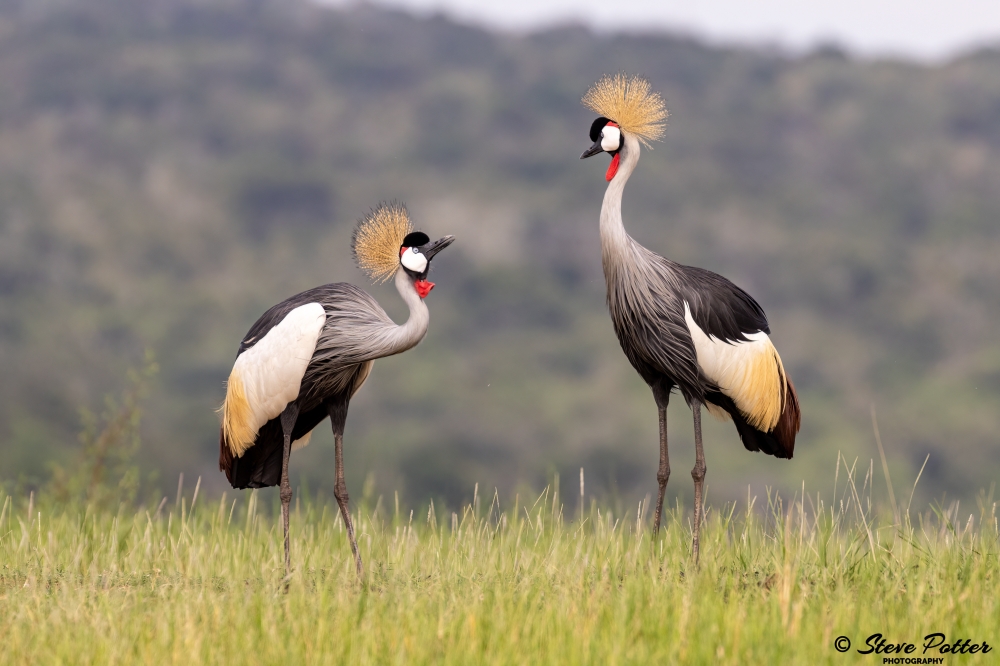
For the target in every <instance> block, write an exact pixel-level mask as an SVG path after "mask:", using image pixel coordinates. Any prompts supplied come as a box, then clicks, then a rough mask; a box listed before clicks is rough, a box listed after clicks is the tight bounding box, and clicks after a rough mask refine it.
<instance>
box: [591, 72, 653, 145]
mask: <svg viewBox="0 0 1000 666" xmlns="http://www.w3.org/2000/svg"><path fill="white" fill-rule="evenodd" d="M582 101H583V104H584V106H586V107H587V108H588V109H590V110H591V111H593V112H594V113H596V114H598V115H600V116H604V117H605V118H608V119H609V120H613V121H614V122H615V123H617V124H618V127H620V128H621V130H622V131H623V132H626V133H628V134H632V135H634V136H636V137H638V139H639V140H640V141H642V143H643V144H645V145H646V146H647V147H648V146H649V142H650V141H655V140H657V139H659V138H660V137H662V136H663V132H664V131H665V127H664V126H665V125H666V120H667V115H668V114H667V107H666V104H664V102H663V98H662V97H660V93H655V92H651V90H650V85H649V81H647V80H646V79H644V78H642V77H641V76H629V75H628V74H625V73H624V72H619V73H618V74H614V75H605V76H602V77H601V80H600V81H598V82H597V83H595V84H594V85H593V86H591V88H590V90H588V91H587V94H586V95H584V96H583V100H582Z"/></svg>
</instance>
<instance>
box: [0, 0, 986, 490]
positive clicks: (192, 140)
mask: <svg viewBox="0 0 1000 666" xmlns="http://www.w3.org/2000/svg"><path fill="white" fill-rule="evenodd" d="M617 70H626V71H629V72H637V73H641V74H643V75H645V76H647V77H648V78H649V79H650V81H651V82H652V84H653V87H654V89H656V90H659V91H661V92H662V93H663V95H664V97H665V99H666V101H667V105H668V107H669V108H670V111H671V116H670V121H669V124H668V131H667V136H666V139H665V140H664V141H663V142H662V143H660V144H657V145H656V147H655V150H653V151H645V152H644V154H643V158H642V162H641V164H640V166H639V169H638V171H637V173H636V175H635V176H634V177H633V178H632V180H631V181H630V183H629V185H628V188H627V190H626V194H625V210H624V216H625V223H626V227H627V228H628V229H629V231H630V232H631V233H632V234H633V235H634V236H635V237H636V238H637V239H638V240H639V241H640V242H642V243H644V244H645V245H647V246H648V247H650V248H651V249H654V250H656V251H658V252H660V253H662V254H664V255H666V256H669V257H671V258H673V259H675V260H678V261H680V262H682V263H687V264H695V265H700V266H704V267H706V268H710V269H712V270H715V271H718V272H720V273H723V274H725V275H726V276H728V277H729V278H730V279H732V280H734V281H735V282H737V283H738V284H740V285H741V286H743V287H744V288H746V289H747V290H748V291H750V292H751V293H753V294H754V295H755V297H756V298H757V299H758V301H759V302H760V303H761V304H762V305H763V307H764V308H765V310H766V311H767V313H768V316H769V318H770V321H771V327H772V332H773V339H774V340H775V342H776V344H777V346H778V348H779V350H780V351H781V353H782V356H783V359H784V361H785V366H786V368H787V369H788V370H789V371H790V373H791V374H792V376H793V378H794V379H795V381H796V384H797V386H798V389H799V393H800V396H801V399H802V405H803V412H804V420H803V429H802V432H801V434H800V437H799V440H798V447H797V450H796V455H795V458H794V459H793V460H792V461H791V462H785V461H778V460H775V459H772V458H766V457H764V456H762V455H760V454H751V453H748V452H746V451H744V450H743V448H742V446H741V445H740V443H739V440H738V438H737V436H736V433H735V430H734V429H733V428H732V426H731V425H729V424H715V423H713V424H711V425H710V426H709V429H708V432H707V440H706V455H707V461H708V468H709V472H708V484H709V501H721V500H723V499H729V498H735V497H745V496H746V487H747V484H752V487H753V490H754V492H756V493H760V492H762V491H763V490H764V488H765V486H771V487H777V488H781V489H783V490H794V489H798V488H799V487H800V484H801V482H802V480H805V481H806V485H807V489H808V488H809V487H810V484H811V483H812V482H813V481H814V480H815V481H816V482H817V483H819V482H822V483H828V479H829V478H830V472H831V471H832V470H833V468H834V465H835V461H836V459H837V452H838V451H842V452H843V453H844V455H845V456H847V458H848V459H849V460H850V459H853V458H854V457H855V456H860V457H861V458H862V463H861V465H862V466H863V467H867V466H868V460H869V459H870V458H872V457H877V453H876V449H875V446H874V436H873V433H872V427H871V418H870V411H869V410H870V406H871V405H873V404H874V406H875V408H876V410H877V413H878V417H879V425H880V428H881V434H882V439H883V441H884V443H885V446H886V449H887V453H888V457H889V462H890V470H891V471H892V474H893V478H894V480H895V481H896V483H897V493H900V494H902V495H904V496H905V495H906V494H907V492H908V488H909V485H910V484H912V481H913V478H914V476H915V475H916V472H917V470H918V469H919V467H920V465H921V463H922V462H923V460H924V457H925V456H926V455H927V454H928V453H929V454H930V462H929V463H928V465H927V469H926V471H925V472H924V476H923V479H922V480H921V485H920V488H919V491H918V495H919V494H920V493H921V492H922V493H924V494H925V495H926V496H929V497H940V496H941V495H942V494H947V495H948V496H958V497H963V498H965V497H969V496H970V495H971V494H973V493H974V492H975V491H977V490H978V489H979V488H983V487H987V486H989V485H990V484H991V483H992V482H993V480H994V479H995V478H996V476H997V474H998V472H1000V456H998V452H1000V409H998V406H1000V344H998V337H1000V336H998V331H1000V260H998V257H1000V51H988V50H987V51H980V52H976V53H972V54H969V55H967V56H965V57H962V58H958V59H956V60H953V61H951V62H948V63H946V64H942V65H939V66H918V65H915V64H912V63H907V62H897V61H887V60H880V61H872V60H857V59H853V58H851V57H850V56H848V55H845V54H843V53H841V52H839V51H837V50H836V49H824V50H820V51H817V52H815V53H812V54H809V55H805V56H801V57H799V56H797V57H792V56H789V55H785V54H781V53H776V52H770V51H766V50H752V49H746V48H739V49H737V48H729V49H727V48H719V47H709V46H706V45H704V44H701V43H699V42H697V41H694V40H691V39H686V38H678V37H674V36H669V35H654V34H649V35H614V36H599V35H595V34H592V33H591V32H589V31H587V30H585V29H583V28H579V27H567V28H564V29H557V30H549V31H545V32H539V33H536V34H531V35H527V36H513V35H505V34H494V33H490V32H485V31H483V30H480V29H476V28H471V27H466V26H463V25H457V24H455V23H452V22H450V21H448V20H446V19H444V18H440V17H429V18H414V17H411V16H408V15H405V14H402V13H397V12H391V11H386V10H380V9H374V8H370V7H365V6H358V7H355V8H352V9H348V10H334V9H324V8H319V7H316V6H313V5H311V4H307V3H305V2H299V1H297V0H296V1H292V0H280V1H278V0H275V1H273V2H270V1H268V0H143V1H142V2H135V1H134V0H53V1H51V2H31V1H27V0H25V1H20V0H3V1H2V2H0V367H2V368H3V374H2V376H0V451H2V459H0V480H7V481H8V482H12V481H13V480H15V479H21V481H22V482H27V483H33V482H37V481H39V480H42V479H44V478H46V476H47V474H48V468H49V464H50V462H51V461H59V462H60V463H61V464H63V465H65V464H68V463H70V462H71V461H72V460H73V459H74V456H75V453H74V451H75V449H76V448H77V447H78V443H77V436H76V433H77V431H78V430H79V427H80V425H79V423H80V422H79V417H78V409H79V408H81V407H88V408H91V409H97V408H99V407H100V405H101V404H102V400H103V396H104V395H105V394H106V393H108V392H114V391H116V390H118V388H119V387H120V386H121V385H122V383H123V381H124V380H123V378H124V375H125V372H126V370H127V369H128V368H129V367H134V366H137V365H139V364H140V363H141V362H142V357H143V353H144V350H146V349H151V350H153V351H155V353H156V355H157V358H158V360H159V363H160V367H161V373H160V375H159V377H158V380H157V383H156V384H155V385H154V386H153V387H152V391H151V393H150V396H149V398H148V400H147V401H146V410H145V413H144V421H143V429H144V436H143V443H142V448H141V454H140V455H141V463H142V465H143V467H144V469H146V470H153V469H155V470H159V472H160V478H161V479H162V480H163V484H164V486H165V487H166V486H171V485H172V484H173V480H172V479H175V478H176V474H177V473H178V472H180V471H184V472H185V473H186V475H187V477H188V478H189V479H191V478H193V477H194V476H195V475H199V474H200V475H203V476H204V477H205V483H206V484H208V485H209V487H210V488H215V489H221V488H222V487H223V484H224V483H225V481H224V478H223V477H222V475H221V474H220V473H219V472H218V471H217V470H216V463H215V461H216V457H217V454H218V444H217V441H218V440H217V437H218V434H217V433H218V430H217V429H218V420H217V416H216V414H215V413H214V411H213V410H214V409H215V408H216V407H217V406H218V405H219V404H220V403H221V400H222V397H223V382H224V380H225V379H226V377H227V375H228V371H229V368H230V367H231V364H232V361H233V359H234V357H235V353H236V349H237V346H238V343H239V340H240V339H241V337H242V336H243V334H244V333H245V331H246V330H247V329H248V328H249V326H250V325H251V324H252V323H253V322H254V320H255V319H256V318H257V317H258V316H259V315H260V314H261V313H262V312H263V311H264V310H265V309H266V308H267V307H268V306H270V305H271V304H273V303H275V302H277V301H279V300H281V299H282V298H284V297H286V296H289V295H291V294H293V293H296V292H298V291H301V290H303V289H306V288H309V287H312V286H315V285H317V284H322V283H325V282H332V281H338V280H349V281H354V282H358V283H362V282H363V276H362V275H361V273H360V272H359V271H358V270H357V269H356V268H355V267H354V266H353V265H352V263H351V260H350V252H349V247H348V244H349V238H350V233H351V229H352V226H353V223H354V220H356V219H357V218H358V217H359V216H360V215H361V214H363V213H364V212H365V211H366V210H367V209H368V208H369V207H371V206H373V205H374V204H375V203H376V202H378V201H379V200H380V199H386V198H397V199H401V200H404V201H405V202H407V204H408V205H409V208H410V211H411V213H412V215H413V217H414V218H415V220H416V221H417V224H418V225H420V226H421V227H422V228H424V229H425V230H426V231H428V233H430V235H431V236H432V237H436V236H437V235H443V234H445V233H452V234H455V235H456V236H457V237H458V242H457V243H456V244H455V245H454V246H453V247H452V248H450V249H449V250H447V251H446V252H444V253H442V254H441V255H440V257H439V258H438V260H437V261H436V262H435V266H434V268H435V271H434V276H433V279H434V280H435V281H436V282H437V283H438V288H437V289H436V290H435V291H434V293H433V294H432V295H431V296H430V297H429V299H428V303H429V305H430V308H431V312H432V316H431V318H432V321H431V329H430V332H429V334H428V336H427V338H426V340H425V341H424V342H423V343H422V344H421V345H420V346H419V347H418V348H417V349H414V350H412V351H411V352H408V353H406V354H404V355H401V356H399V357H395V358H392V359H387V360H383V361H380V362H378V363H376V369H375V372H374V375H373V377H372V380H371V381H370V382H368V384H367V385H366V386H365V388H364V390H363V391H362V392H361V393H360V394H359V395H358V396H357V397H356V399H355V400H354V402H353V403H352V405H351V415H350V418H349V421H348V431H347V435H346V439H345V442H346V446H345V448H346V458H347V459H346V465H347V478H348V484H349V486H350V487H351V489H352V492H356V491H358V490H360V488H361V485H362V483H363V482H364V481H365V479H366V478H367V477H368V476H369V474H373V475H374V476H373V478H374V481H375V485H376V488H377V489H379V490H380V491H383V492H389V493H391V492H392V491H393V490H399V491H400V492H401V493H402V494H403V495H404V496H406V497H408V498H409V499H410V500H411V501H421V500H423V499H425V498H427V497H431V496H433V497H438V498H444V499H446V500H448V501H449V502H456V501H457V500H458V499H459V498H462V497H468V496H470V495H471V493H472V486H473V484H474V483H475V482H478V483H479V484H480V486H481V488H489V489H491V488H492V487H493V486H497V487H499V488H500V491H501V493H503V492H511V491H514V490H516V489H517V488H519V487H522V486H538V485H539V484H541V483H543V482H544V480H545V478H546V477H547V476H548V475H551V474H553V473H555V472H561V473H562V476H563V479H564V483H565V482H566V481H565V479H567V478H571V479H575V477H576V475H577V473H578V472H577V470H578V468H579V467H580V466H583V467H585V468H586V472H587V485H588V493H591V492H598V493H600V492H605V493H612V494H617V495H619V496H620V497H624V498H632V497H641V496H642V495H644V494H645V493H647V492H651V491H652V490H653V489H654V488H655V478H654V475H655V466H656V463H657V453H656V451H657V443H656V442H657V439H656V427H657V421H656V410H655V407H654V405H653V401H652V398H651V396H650V394H649V392H648V390H647V388H646V387H645V385H644V384H643V383H642V382H641V380H640V379H639V378H638V376H637V375H636V374H635V373H634V372H633V370H632V369H631V367H630V366H629V365H628V363H627V361H626V359H625V357H624V355H623V354H622V353H621V351H620V349H619V347H618V344H617V341H616V339H615V337H614V334H613V332H612V329H611V324H610V321H609V319H608V317H607V313H606V309H605V305H604V286H603V278H602V275H601V269H600V256H599V241H598V232H597V220H598V212H599V209H600V204H601V199H602V196H603V192H604V186H605V183H604V179H603V174H604V169H605V167H606V163H605V161H602V160H603V158H597V159H594V160H590V161H587V162H580V161H579V159H578V158H579V155H580V153H581V152H582V151H583V150H584V149H585V148H586V147H587V146H588V145H589V143H590V142H589V139H588V136H587V131H588V129H589V126H590V123H591V121H592V119H593V118H592V116H591V114H590V113H589V112H587V111H586V110H585V109H584V108H583V107H581V106H580V104H579V99H580V97H581V95H582V94H583V93H584V92H585V91H586V90H587V87H588V86H589V85H590V84H591V83H592V82H593V81H594V80H596V79H597V78H598V77H599V76H600V75H602V74H604V73H609V72H614V71H617ZM372 293H373V294H375V295H376V297H377V298H378V299H379V301H380V302H381V303H383V304H384V306H385V307H386V308H387V310H388V311H389V312H390V314H392V315H393V316H395V317H397V319H398V320H401V319H402V318H403V317H405V309H404V308H403V306H402V304H401V302H400V300H399V298H398V296H397V295H396V294H395V292H394V291H393V290H392V288H391V286H390V287H377V288H373V289H372ZM670 419H671V420H670V434H671V452H672V463H673V464H672V467H673V470H674V478H673V481H672V482H671V486H670V488H669V489H668V490H669V493H668V497H671V498H672V497H674V496H675V494H680V495H682V496H683V497H690V494H691V491H690V486H691V483H690V481H689V479H688V476H687V470H688V469H689V468H690V466H691V464H692V463H693V458H694V456H693V451H692V446H691V443H690V442H691V436H690V432H691V420H690V415H689V413H688V411H687V410H686V409H685V408H684V406H683V403H682V401H681V400H680V398H676V399H675V401H674V406H673V407H672V408H671V413H670ZM318 434H319V436H317V437H314V439H313V442H314V443H313V444H312V445H311V446H310V447H309V448H307V449H306V450H304V451H302V452H299V453H297V454H296V455H295V456H294V457H293V463H292V467H293V478H294V479H295V481H294V482H295V483H301V482H303V481H305V482H306V483H307V485H308V487H310V488H312V489H316V488H318V487H327V488H329V487H332V479H333V474H332V467H333V465H332V462H333V452H332V445H331V439H332V438H331V437H330V436H329V434H328V427H327V426H326V425H324V426H322V427H321V428H320V429H319V431H318ZM876 468H877V463H876ZM574 483H575V481H574ZM881 484H882V481H881V478H880V479H879V481H878V484H877V485H878V487H881Z"/></svg>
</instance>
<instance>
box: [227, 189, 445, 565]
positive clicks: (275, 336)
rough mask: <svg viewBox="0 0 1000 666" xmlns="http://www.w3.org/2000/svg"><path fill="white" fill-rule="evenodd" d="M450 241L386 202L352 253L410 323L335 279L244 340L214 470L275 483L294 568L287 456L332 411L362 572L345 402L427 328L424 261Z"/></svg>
mask: <svg viewBox="0 0 1000 666" xmlns="http://www.w3.org/2000/svg"><path fill="white" fill-rule="evenodd" d="M453 241H454V237H452V236H445V237H444V238H442V239H440V240H438V241H435V242H433V243H431V242H430V239H429V238H428V237H427V236H426V234H423V233H421V232H412V233H411V232H410V222H409V218H408V217H407V215H406V211H405V208H402V206H399V205H395V204H394V205H382V206H380V207H379V208H377V209H376V210H375V211H373V212H372V213H371V215H369V216H368V217H366V218H365V219H363V220H362V221H361V222H360V223H359V225H358V230H357V231H356V232H355V239H354V252H355V256H356V258H357V259H358V263H359V265H361V266H362V268H364V269H366V270H367V271H368V272H369V274H370V275H371V276H372V277H373V278H375V279H378V278H383V279H385V278H388V277H389V276H391V275H393V274H394V275H395V285H396V289H397V291H398V292H399V294H400V296H401V297H402V298H403V300H404V302H405V303H406V305H407V307H408V308H409V318H408V319H407V321H406V323H404V324H402V325H397V324H396V323H395V322H393V320H392V319H391V318H390V317H389V315H388V314H386V312H385V310H383V309H382V307H381V306H380V305H379V304H378V303H377V302H376V301H375V299H374V298H372V297H371V296H369V295H368V294H367V293H365V292H364V291H363V290H361V289H360V288H358V287H356V286H354V285H352V284H349V283H344V282H339V283H333V284H327V285H323V286H320V287H316V288H314V289H309V290H307V291H304V292H302V293H300V294H296V295H295V296H292V297H291V298H288V299H286V300H284V301H282V302H281V303H279V304H277V305H275V306H273V307H272V308H270V309H269V310H267V312H265V313H264V314H263V315H262V316H261V317H260V318H259V319H258V320H257V322H256V323H254V325H253V326H251V328H250V330H249V331H248V332H247V334H246V336H244V338H243V341H242V342H241V343H240V348H239V351H238V352H237V357H236V362H235V363H234V365H233V370H232V372H231V373H230V377H229V381H228V382H227V387H226V400H225V402H224V403H223V406H222V408H221V410H220V411H221V412H222V414H223V423H222V428H221V429H220V435H219V469H220V471H223V472H225V474H226V478H227V479H228V480H229V482H230V484H232V486H233V487H234V488H263V487H268V486H275V485H279V486H280V487H281V491H280V497H281V503H282V520H283V525H284V536H285V565H286V568H289V569H290V566H291V560H290V554H289V537H288V506H289V503H290V501H291V497H292V490H291V485H290V484H289V482H288V460H289V456H290V454H291V452H292V451H293V450H296V449H298V448H301V447H303V446H305V445H306V444H308V442H309V438H310V435H311V433H312V430H313V429H314V428H315V427H316V426H317V425H318V424H319V423H320V422H322V421H323V419H325V418H326V417H328V416H329V417H330V422H331V425H332V428H333V435H334V447H335V465H336V470H335V473H336V481H335V485H334V496H335V497H336V499H337V503H338V505H339V506H340V510H341V515H342V517H343V520H344V524H345V526H346V528H347V533H348V538H349V540H350V542H351V549H352V551H353V554H354V558H355V564H356V567H357V571H358V574H359V575H362V573H363V566H362V562H361V557H360V554H359V553H358V549H357V543H356V540H355V537H354V527H353V523H352V521H351V516H350V512H349V511H348V499H349V498H348V494H347V486H346V483H345V482H344V470H343V435H344V426H345V423H346V421H347V410H348V405H349V403H350V400H351V397H352V396H353V395H354V394H355V393H356V392H357V391H358V389H360V388H361V385H362V384H364V383H365V381H366V380H367V378H368V376H369V374H370V373H371V370H372V366H373V365H374V362H375V360H376V359H379V358H384V357H387V356H392V355H394V354H399V353H402V352H404V351H406V350H408V349H410V348H412V347H414V346H415V345H416V344H417V343H419V342H420V341H421V340H422V339H423V337H424V335H425V334H426V333H427V327H428V324H429V322H430V316H429V312H428V309H427V305H426V303H425V302H424V298H425V297H426V296H427V294H428V293H429V292H430V290H431V288H433V286H434V285H433V283H431V282H428V281H427V279H426V277H427V271H428V270H429V268H430V260H431V259H432V258H433V257H434V255H435V254H437V253H438V252H439V251H440V250H442V249H444V248H445V247H447V246H448V245H450V244H451V243H452V242H453ZM393 256H395V258H393Z"/></svg>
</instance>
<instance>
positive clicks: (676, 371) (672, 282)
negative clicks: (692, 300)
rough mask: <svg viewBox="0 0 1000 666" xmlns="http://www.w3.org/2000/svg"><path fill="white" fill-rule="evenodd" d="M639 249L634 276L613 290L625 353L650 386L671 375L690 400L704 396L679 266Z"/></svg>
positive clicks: (612, 305) (614, 311) (614, 315)
mask: <svg viewBox="0 0 1000 666" xmlns="http://www.w3.org/2000/svg"><path fill="white" fill-rule="evenodd" d="M635 249H636V250H637V251H638V252H637V253H636V261H635V262H633V263H632V265H631V266H630V267H629V270H630V271H631V273H630V274H629V275H622V276H621V278H620V279H617V280H615V286H614V288H613V289H609V291H608V305H609V307H610V308H611V316H612V320H613V321H614V324H615V332H616V333H617V334H618V340H619V342H620V343H621V345H622V349H623V350H624V351H625V354H626V356H628V358H629V361H630V362H631V363H632V365H633V367H635V368H636V370H637V371H638V372H639V373H640V374H641V375H642V376H643V379H645V380H646V382H647V383H650V384H652V383H653V381H654V380H656V379H657V378H658V377H659V376H660V375H666V376H667V377H668V378H669V379H670V380H671V381H672V382H673V383H675V384H677V385H679V386H680V388H681V391H682V392H683V393H684V394H685V395H686V396H688V397H691V396H697V395H700V394H701V392H702V390H703V384H704V381H703V379H702V377H701V372H700V370H699V369H698V362H697V356H696V353H695V348H694V343H693V342H692V340H691V333H690V331H689V330H688V327H687V324H686V323H685V321H684V303H683V300H682V299H681V298H680V293H679V289H678V280H679V276H678V274H677V272H676V270H675V267H676V264H673V263H672V262H669V261H667V260H666V259H664V258H663V257H660V256H659V255H657V254H654V253H652V252H650V251H648V250H646V249H645V248H642V247H641V246H639V245H636V246H635Z"/></svg>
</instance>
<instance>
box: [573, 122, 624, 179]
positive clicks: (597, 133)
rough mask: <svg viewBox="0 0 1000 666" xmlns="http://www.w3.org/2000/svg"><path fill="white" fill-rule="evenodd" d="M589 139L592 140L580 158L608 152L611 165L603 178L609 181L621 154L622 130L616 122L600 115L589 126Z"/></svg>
mask: <svg viewBox="0 0 1000 666" xmlns="http://www.w3.org/2000/svg"><path fill="white" fill-rule="evenodd" d="M590 140H591V141H593V142H594V145H592V146H591V147H590V148H588V149H587V150H585V151H583V155H580V159H581V160H583V159H587V158H588V157H593V156H594V155H596V154H598V153H608V154H609V155H611V165H610V166H608V172H607V173H606V174H605V175H604V178H605V180H608V181H610V180H611V179H612V178H614V177H615V174H616V173H618V161H619V159H620V158H621V154H620V153H619V152H618V151H619V150H620V149H621V146H622V131H621V128H620V127H618V123H616V122H614V121H613V120H609V119H607V118H605V117H604V116H601V117H600V118H598V119H597V120H595V121H594V123H593V124H592V125H591V126H590Z"/></svg>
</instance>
